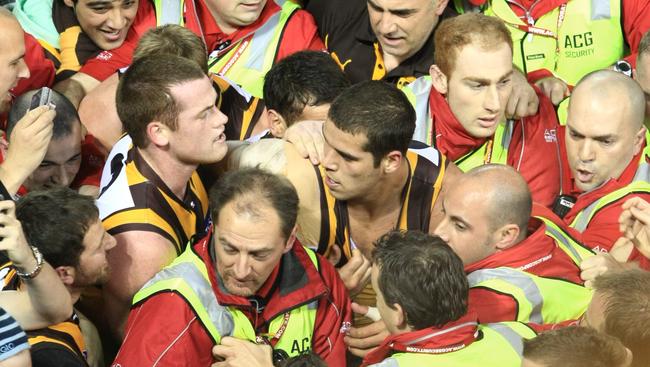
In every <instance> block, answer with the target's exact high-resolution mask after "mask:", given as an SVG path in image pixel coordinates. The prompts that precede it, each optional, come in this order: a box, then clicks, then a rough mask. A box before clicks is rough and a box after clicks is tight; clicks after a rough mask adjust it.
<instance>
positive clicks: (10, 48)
mask: <svg viewBox="0 0 650 367" xmlns="http://www.w3.org/2000/svg"><path fill="white" fill-rule="evenodd" d="M23 38H24V33H23V30H22V28H20V24H19V23H18V21H17V20H16V18H15V17H14V16H13V14H11V12H10V11H9V10H7V9H6V8H4V7H1V6H0V114H3V113H5V112H7V111H8V110H9V108H10V106H11V99H12V95H11V94H10V91H11V89H12V88H14V87H15V86H16V85H17V84H18V82H19V81H20V80H21V79H25V78H29V75H30V74H29V69H28V68H27V65H26V64H25V42H24V40H23ZM54 116H55V113H54V111H53V110H52V109H50V108H48V107H47V106H44V107H39V108H36V109H34V110H32V111H30V112H28V113H27V114H26V115H25V116H24V117H23V118H22V119H20V121H18V123H17V124H16V128H15V129H14V132H13V134H12V140H14V141H15V144H12V147H11V148H10V149H9V150H8V151H7V154H6V156H5V160H4V162H3V163H2V165H1V166H0V181H1V182H2V184H4V186H5V187H6V189H7V191H8V192H9V194H11V195H13V194H15V193H16V192H17V191H18V189H19V188H20V185H21V184H22V183H23V182H25V179H27V177H28V176H29V175H30V174H31V173H32V172H34V170H36V168H37V167H38V166H39V164H40V163H41V162H42V161H43V157H44V156H45V152H46V151H47V148H48V145H49V143H50V139H51V138H52V126H53V125H52V120H53V119H54ZM0 125H2V126H4V121H1V120H0Z"/></svg>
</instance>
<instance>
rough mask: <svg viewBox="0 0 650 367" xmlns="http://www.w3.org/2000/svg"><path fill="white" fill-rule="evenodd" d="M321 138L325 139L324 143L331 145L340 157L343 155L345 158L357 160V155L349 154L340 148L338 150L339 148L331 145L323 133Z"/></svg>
mask: <svg viewBox="0 0 650 367" xmlns="http://www.w3.org/2000/svg"><path fill="white" fill-rule="evenodd" d="M324 128H325V125H323V129H324ZM323 140H325V143H326V144H327V145H329V146H330V147H332V149H334V151H336V153H337V154H338V155H340V156H341V157H343V158H345V159H349V160H352V161H358V160H359V158H358V157H355V156H353V155H352V154H350V153H346V152H344V151H342V150H339V149H336V148H334V147H333V146H332V144H330V143H329V141H327V138H326V137H325V134H323Z"/></svg>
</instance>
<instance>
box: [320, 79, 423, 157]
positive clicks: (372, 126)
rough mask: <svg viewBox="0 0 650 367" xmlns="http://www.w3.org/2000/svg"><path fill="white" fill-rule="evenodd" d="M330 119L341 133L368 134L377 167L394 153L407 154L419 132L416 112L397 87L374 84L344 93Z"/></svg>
mask: <svg viewBox="0 0 650 367" xmlns="http://www.w3.org/2000/svg"><path fill="white" fill-rule="evenodd" d="M328 118H329V119H330V120H331V121H332V122H333V123H334V125H335V126H336V128H337V129H339V130H342V131H344V132H346V133H349V134H360V133H362V134H365V135H366V137H367V139H368V143H367V144H366V146H365V147H363V149H364V150H365V151H367V152H370V153H372V156H373V158H374V162H375V167H377V166H379V163H380V162H381V160H382V158H384V156H385V155H386V154H388V153H390V152H391V151H394V150H398V151H400V152H402V154H406V151H407V150H408V147H409V143H410V142H411V139H412V138H413V133H414V132H415V110H414V109H413V106H411V103H410V102H409V100H408V99H407V98H406V96H405V95H404V93H402V92H401V91H400V90H399V89H397V87H395V86H394V85H392V84H388V83H386V82H383V81H377V80H370V81H365V82H361V83H359V84H356V85H353V86H352V87H350V88H348V89H346V90H344V91H343V92H341V94H339V96H338V97H336V99H335V100H334V102H333V103H332V106H331V107H330V110H329V114H328Z"/></svg>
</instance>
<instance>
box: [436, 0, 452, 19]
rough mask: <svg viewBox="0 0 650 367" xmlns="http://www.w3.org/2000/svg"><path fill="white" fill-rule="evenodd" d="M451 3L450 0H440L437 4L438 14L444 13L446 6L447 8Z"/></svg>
mask: <svg viewBox="0 0 650 367" xmlns="http://www.w3.org/2000/svg"><path fill="white" fill-rule="evenodd" d="M448 3H449V0H438V4H436V15H437V16H440V15H442V13H443V12H444V11H445V8H447V4H448Z"/></svg>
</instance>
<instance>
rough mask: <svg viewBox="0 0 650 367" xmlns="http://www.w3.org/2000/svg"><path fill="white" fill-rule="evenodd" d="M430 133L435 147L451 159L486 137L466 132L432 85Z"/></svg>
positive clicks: (462, 153)
mask: <svg viewBox="0 0 650 367" xmlns="http://www.w3.org/2000/svg"><path fill="white" fill-rule="evenodd" d="M429 109H430V111H431V118H432V126H433V129H432V132H431V133H432V134H435V136H434V137H432V138H435V139H431V141H434V142H435V144H434V145H435V147H436V148H437V149H438V150H439V151H440V152H441V153H442V154H444V155H446V156H447V158H449V159H450V160H452V161H455V160H457V159H458V158H461V157H462V156H464V155H465V154H467V153H468V152H470V151H472V150H474V149H476V148H478V147H480V146H481V145H483V144H484V143H485V142H486V140H487V139H484V138H475V137H473V136H471V135H469V134H468V133H467V131H466V130H465V128H464V127H463V125H461V124H460V122H458V119H456V116H454V114H453V112H452V111H451V108H449V104H448V103H447V101H446V100H445V97H444V96H443V95H442V94H440V93H438V91H437V90H436V89H435V88H434V87H433V86H432V87H431V93H429Z"/></svg>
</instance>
